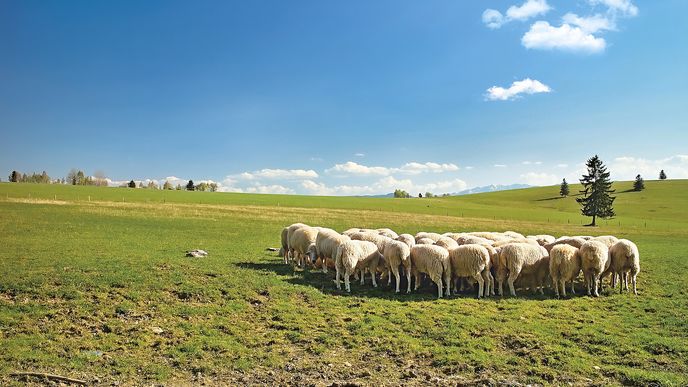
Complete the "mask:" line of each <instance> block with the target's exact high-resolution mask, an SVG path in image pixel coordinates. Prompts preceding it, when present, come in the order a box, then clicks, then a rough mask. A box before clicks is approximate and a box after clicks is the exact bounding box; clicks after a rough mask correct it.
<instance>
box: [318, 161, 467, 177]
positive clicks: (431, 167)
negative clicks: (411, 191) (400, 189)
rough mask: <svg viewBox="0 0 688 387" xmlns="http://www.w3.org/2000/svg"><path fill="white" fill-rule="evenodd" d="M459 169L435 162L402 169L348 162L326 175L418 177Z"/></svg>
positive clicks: (407, 164)
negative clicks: (398, 175)
mask: <svg viewBox="0 0 688 387" xmlns="http://www.w3.org/2000/svg"><path fill="white" fill-rule="evenodd" d="M458 170H459V167H458V166H457V165H456V164H452V163H446V164H439V163H433V162H426V163H418V162H415V161H412V162H409V163H406V164H404V165H402V166H401V167H400V168H388V167H369V166H366V165H362V164H359V163H356V162H354V161H347V162H346V163H344V164H335V165H334V166H333V167H332V168H329V169H326V170H325V173H327V174H331V175H337V174H339V175H356V176H389V175H391V174H395V173H399V174H407V175H418V174H421V173H428V172H434V173H439V172H452V171H458Z"/></svg>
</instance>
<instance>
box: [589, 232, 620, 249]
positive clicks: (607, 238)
mask: <svg viewBox="0 0 688 387" xmlns="http://www.w3.org/2000/svg"><path fill="white" fill-rule="evenodd" d="M590 240H591V241H600V242H602V243H604V244H605V245H606V246H607V248H608V249H610V248H611V247H612V246H613V245H614V243H616V242H618V241H619V238H617V237H615V236H612V235H602V236H597V237H594V238H592V239H590Z"/></svg>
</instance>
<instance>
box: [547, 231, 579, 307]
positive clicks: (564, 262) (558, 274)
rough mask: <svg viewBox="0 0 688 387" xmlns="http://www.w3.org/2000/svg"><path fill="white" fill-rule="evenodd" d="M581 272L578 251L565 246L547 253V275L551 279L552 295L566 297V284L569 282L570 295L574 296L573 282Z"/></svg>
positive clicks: (554, 248)
mask: <svg viewBox="0 0 688 387" xmlns="http://www.w3.org/2000/svg"><path fill="white" fill-rule="evenodd" d="M580 271H581V257H580V254H578V249H577V248H575V247H573V246H571V245H567V244H561V245H556V246H554V247H552V250H550V252H549V275H550V276H551V277H552V285H554V293H555V294H556V296H557V298H559V294H560V293H559V289H561V296H562V297H566V282H571V294H576V291H575V290H574V286H573V282H574V281H575V279H576V278H577V277H578V273H580Z"/></svg>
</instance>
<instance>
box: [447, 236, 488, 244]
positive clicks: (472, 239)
mask: <svg viewBox="0 0 688 387" xmlns="http://www.w3.org/2000/svg"><path fill="white" fill-rule="evenodd" d="M456 243H458V244H459V246H461V245H471V244H476V245H482V244H487V245H491V244H492V243H494V241H493V240H491V239H485V238H482V237H477V236H474V235H462V236H460V237H458V238H456Z"/></svg>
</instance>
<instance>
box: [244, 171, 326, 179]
mask: <svg viewBox="0 0 688 387" xmlns="http://www.w3.org/2000/svg"><path fill="white" fill-rule="evenodd" d="M237 177H238V178H240V179H243V180H256V179H282V180H286V179H291V180H301V179H313V178H317V177H318V174H317V173H316V172H315V171H314V170H312V169H309V170H304V169H261V170H259V171H255V172H243V173H241V174H239V175H238V176H237Z"/></svg>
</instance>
